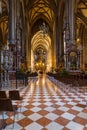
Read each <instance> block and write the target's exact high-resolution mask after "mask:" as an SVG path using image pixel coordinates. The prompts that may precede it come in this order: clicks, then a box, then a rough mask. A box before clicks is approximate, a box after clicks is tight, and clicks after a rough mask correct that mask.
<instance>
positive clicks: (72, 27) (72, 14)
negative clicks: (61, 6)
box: [68, 0, 75, 44]
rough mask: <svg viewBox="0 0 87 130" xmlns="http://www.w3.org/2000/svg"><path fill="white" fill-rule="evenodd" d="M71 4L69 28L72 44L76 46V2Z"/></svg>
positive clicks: (71, 0)
mask: <svg viewBox="0 0 87 130" xmlns="http://www.w3.org/2000/svg"><path fill="white" fill-rule="evenodd" d="M68 2H69V28H70V41H69V43H70V44H75V0H68Z"/></svg>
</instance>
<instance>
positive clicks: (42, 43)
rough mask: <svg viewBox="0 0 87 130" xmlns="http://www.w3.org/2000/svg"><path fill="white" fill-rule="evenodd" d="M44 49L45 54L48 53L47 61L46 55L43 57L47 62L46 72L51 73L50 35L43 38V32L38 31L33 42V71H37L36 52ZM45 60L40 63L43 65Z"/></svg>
mask: <svg viewBox="0 0 87 130" xmlns="http://www.w3.org/2000/svg"><path fill="white" fill-rule="evenodd" d="M40 49H42V50H43V53H46V59H44V55H43V57H42V59H43V60H45V62H44V64H45V68H46V71H50V69H51V67H52V58H51V57H52V50H51V38H50V36H49V35H48V34H45V36H43V34H42V32H41V31H38V32H37V33H36V34H35V35H34V36H33V37H32V40H31V66H32V70H35V64H36V63H35V52H38V50H40ZM43 60H42V61H40V62H42V63H43Z"/></svg>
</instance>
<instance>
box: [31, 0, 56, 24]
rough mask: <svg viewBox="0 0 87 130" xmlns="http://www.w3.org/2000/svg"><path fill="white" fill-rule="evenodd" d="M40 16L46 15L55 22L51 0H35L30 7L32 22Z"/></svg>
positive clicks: (46, 17)
mask: <svg viewBox="0 0 87 130" xmlns="http://www.w3.org/2000/svg"><path fill="white" fill-rule="evenodd" d="M38 17H44V18H45V19H47V20H48V21H50V22H53V19H54V12H53V10H52V8H51V2H50V1H49V0H34V1H33V2H32V4H31V6H30V8H29V20H30V23H32V22H33V21H35V20H36V19H37V18H38Z"/></svg>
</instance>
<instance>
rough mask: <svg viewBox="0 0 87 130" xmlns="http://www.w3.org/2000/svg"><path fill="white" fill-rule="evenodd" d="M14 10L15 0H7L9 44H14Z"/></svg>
mask: <svg viewBox="0 0 87 130" xmlns="http://www.w3.org/2000/svg"><path fill="white" fill-rule="evenodd" d="M15 10H16V0H9V23H8V28H9V36H8V37H9V38H8V40H9V44H15Z"/></svg>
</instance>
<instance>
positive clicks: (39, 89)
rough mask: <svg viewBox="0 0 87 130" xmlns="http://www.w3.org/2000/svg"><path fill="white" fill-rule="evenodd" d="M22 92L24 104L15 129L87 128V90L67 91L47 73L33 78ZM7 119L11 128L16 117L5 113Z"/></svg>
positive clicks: (77, 129)
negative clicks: (57, 84)
mask: <svg viewBox="0 0 87 130" xmlns="http://www.w3.org/2000/svg"><path fill="white" fill-rule="evenodd" d="M7 91H8V90H7ZM20 94H21V96H22V97H23V104H22V108H21V112H20V107H19V109H18V113H17V115H16V117H15V119H16V121H15V124H14V129H13V130H73V129H74V130H87V106H86V101H87V92H85V93H81V92H75V91H71V92H69V91H63V90H62V89H61V87H60V86H56V85H55V84H53V83H52V82H51V81H50V80H49V79H48V78H47V77H46V76H43V77H39V78H38V80H37V81H36V80H33V79H32V80H30V83H29V85H28V86H27V87H25V88H23V89H20ZM0 119H2V116H1V115H0ZM5 119H6V123H7V127H6V128H5V130H10V129H11V128H12V123H13V117H12V116H10V118H9V116H8V115H7V114H6V113H5Z"/></svg>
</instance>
